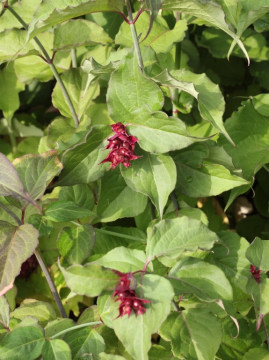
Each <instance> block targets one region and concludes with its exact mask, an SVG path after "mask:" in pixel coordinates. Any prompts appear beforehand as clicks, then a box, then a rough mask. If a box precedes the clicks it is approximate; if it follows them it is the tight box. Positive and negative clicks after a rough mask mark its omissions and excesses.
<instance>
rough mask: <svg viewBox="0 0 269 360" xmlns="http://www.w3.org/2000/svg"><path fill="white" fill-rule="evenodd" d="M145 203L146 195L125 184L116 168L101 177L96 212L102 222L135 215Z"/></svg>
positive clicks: (141, 209) (142, 208)
mask: <svg viewBox="0 0 269 360" xmlns="http://www.w3.org/2000/svg"><path fill="white" fill-rule="evenodd" d="M135 161H136V160H135ZM146 204H147V198H146V196H145V195H143V194H140V193H138V192H135V191H133V190H132V189H131V188H130V187H129V186H127V185H126V183H125V181H124V179H123V177H122V175H121V173H120V172H119V171H118V170H117V169H114V170H111V171H110V172H107V173H106V174H105V175H104V176H103V177H102V180H101V192H100V197H99V200H98V205H97V214H98V216H99V218H100V220H102V222H110V221H114V220H117V219H120V218H124V217H132V216H136V215H138V214H140V213H141V212H143V210H144V209H145V207H146Z"/></svg>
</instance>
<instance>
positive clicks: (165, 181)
mask: <svg viewBox="0 0 269 360" xmlns="http://www.w3.org/2000/svg"><path fill="white" fill-rule="evenodd" d="M121 173H122V175H123V177H124V180H125V181H126V184H127V185H128V186H129V187H130V188H131V189H133V190H134V191H137V192H140V193H142V194H144V195H147V196H148V197H149V198H150V199H151V200H152V202H153V204H154V205H155V207H156V209H157V210H158V213H159V215H160V217H161V218H162V215H163V209H164V207H165V205H166V203H167V200H168V197H169V195H170V193H171V192H172V191H173V190H174V188H175V185H176V177H177V174H176V166H175V164H174V161H173V159H172V158H171V157H170V156H167V155H154V154H150V153H143V155H142V158H140V159H137V160H136V161H134V162H133V165H132V166H131V167H130V168H128V169H126V168H123V166H122V167H121Z"/></svg>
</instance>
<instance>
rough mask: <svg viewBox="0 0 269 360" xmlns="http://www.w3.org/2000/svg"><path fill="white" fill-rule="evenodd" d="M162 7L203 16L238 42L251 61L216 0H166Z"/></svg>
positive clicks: (199, 16)
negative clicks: (204, 0)
mask: <svg viewBox="0 0 269 360" xmlns="http://www.w3.org/2000/svg"><path fill="white" fill-rule="evenodd" d="M162 9H163V10H175V11H180V12H184V13H187V14H190V15H191V16H195V17H198V18H201V19H203V20H205V21H206V22H208V23H210V24H211V25H212V26H214V27H217V28H220V29H221V30H223V31H224V32H226V33H227V34H228V35H230V36H231V37H232V38H233V39H234V41H235V43H237V44H238V46H239V47H240V49H241V50H242V51H243V53H244V54H245V56H246V58H247V60H248V62H249V57H248V54H247V52H246V49H245V47H244V44H243V43H242V41H241V40H240V38H239V36H238V35H237V34H235V33H234V32H233V31H231V29H230V27H229V25H228V24H227V23H226V21H225V13H224V11H223V9H222V7H221V6H220V5H219V4H218V3H216V2H215V1H211V0H209V1H206V2H203V1H201V0H165V1H164V3H163V5H162Z"/></svg>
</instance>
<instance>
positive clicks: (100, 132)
mask: <svg viewBox="0 0 269 360" xmlns="http://www.w3.org/2000/svg"><path fill="white" fill-rule="evenodd" d="M110 133H111V129H110V127H109V126H99V127H96V128H93V129H92V130H91V131H90V132H89V133H88V134H87V135H86V138H85V141H84V142H82V143H79V144H77V145H74V146H73V147H72V148H71V149H68V150H66V152H65V153H64V156H63V158H62V163H63V166H64V168H63V171H62V172H61V174H60V177H59V182H58V184H59V185H61V186H62V185H76V184H88V183H90V182H92V181H96V180H97V179H99V178H100V177H101V176H102V175H103V174H104V173H105V171H106V170H107V169H108V167H109V166H108V164H100V162H101V161H102V160H104V158H105V157H106V155H107V151H104V148H105V145H104V140H105V139H106V138H107V136H108V135H109V134H110Z"/></svg>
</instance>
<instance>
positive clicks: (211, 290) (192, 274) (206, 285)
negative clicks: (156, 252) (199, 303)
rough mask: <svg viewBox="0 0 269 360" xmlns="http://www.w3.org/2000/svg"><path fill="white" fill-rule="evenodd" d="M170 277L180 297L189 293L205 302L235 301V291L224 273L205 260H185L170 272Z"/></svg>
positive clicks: (189, 258)
mask: <svg viewBox="0 0 269 360" xmlns="http://www.w3.org/2000/svg"><path fill="white" fill-rule="evenodd" d="M168 276H169V278H170V279H173V280H171V282H172V284H173V286H174V289H175V291H176V293H177V294H179V295H181V294H184V293H187V294H188V293H189V294H193V295H195V296H197V297H198V298H199V299H201V300H203V301H215V300H218V299H222V300H227V301H229V300H230V301H231V300H232V299H233V290H232V287H231V285H230V283H229V281H228V279H227V278H226V276H225V274H224V272H223V271H222V270H221V269H219V268H218V267H217V266H216V265H211V264H209V263H207V262H205V261H203V260H200V259H195V258H191V257H188V258H185V259H183V260H181V261H180V262H179V263H177V264H176V265H175V266H174V267H173V268H172V269H171V270H170V272H169V275H168Z"/></svg>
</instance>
